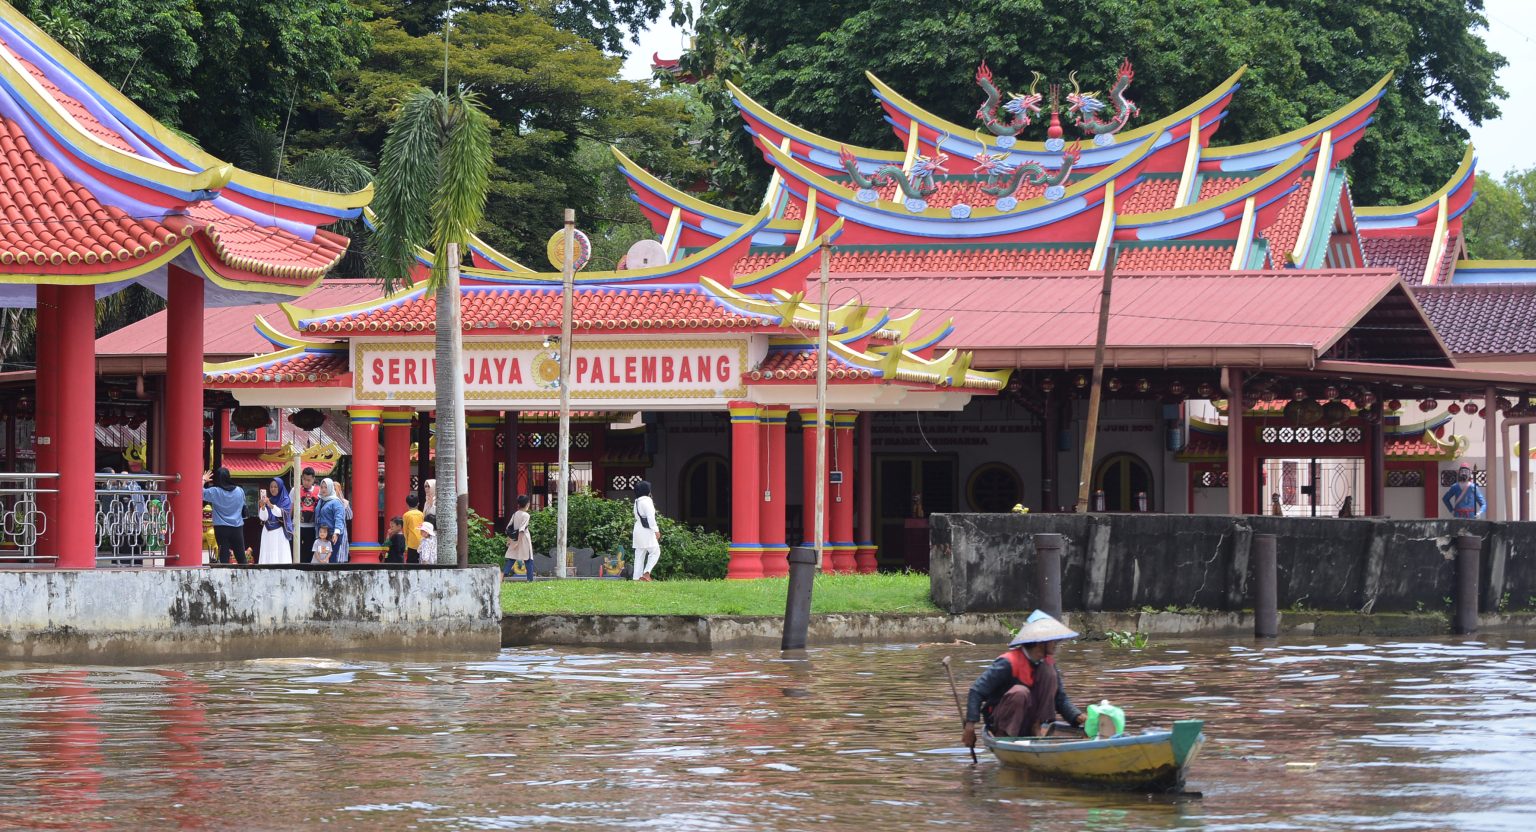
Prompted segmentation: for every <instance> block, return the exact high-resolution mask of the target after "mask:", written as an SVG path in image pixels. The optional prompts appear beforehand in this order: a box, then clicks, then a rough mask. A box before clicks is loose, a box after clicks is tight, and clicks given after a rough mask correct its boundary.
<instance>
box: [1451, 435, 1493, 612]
mask: <svg viewBox="0 0 1536 832" xmlns="http://www.w3.org/2000/svg"><path fill="white" fill-rule="evenodd" d="M1489 418H1492V415H1490V416H1489ZM1482 551H1483V541H1482V539H1481V538H1478V537H1475V536H1473V535H1470V534H1462V535H1457V536H1456V620H1455V622H1453V625H1452V627H1451V630H1452V631H1453V632H1455V633H1456V634H1457V635H1468V634H1470V633H1475V632H1477V577H1478V575H1477V573H1478V569H1479V567H1480V566H1481V565H1482V564H1481V561H1482Z"/></svg>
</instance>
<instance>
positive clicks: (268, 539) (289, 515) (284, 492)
mask: <svg viewBox="0 0 1536 832" xmlns="http://www.w3.org/2000/svg"><path fill="white" fill-rule="evenodd" d="M256 515H257V516H258V517H260V518H261V556H260V557H259V558H258V559H257V561H256V562H257V563H260V564H269V563H293V498H291V497H290V496H288V486H287V485H285V484H284V483H283V481H282V480H280V479H276V478H274V479H273V480H272V482H271V483H270V484H268V485H267V490H265V491H263V492H261V500H260V502H259V503H258V504H257V509H256Z"/></svg>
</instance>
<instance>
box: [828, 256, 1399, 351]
mask: <svg viewBox="0 0 1536 832" xmlns="http://www.w3.org/2000/svg"><path fill="white" fill-rule="evenodd" d="M838 283H839V285H846V286H850V287H852V288H853V289H854V290H856V291H857V292H858V293H859V297H860V300H861V302H862V303H865V304H869V305H871V306H877V307H886V308H890V309H891V310H892V312H893V313H895V314H900V313H901V312H905V311H910V310H913V309H920V310H924V319H925V321H928V322H930V323H933V322H936V321H937V320H942V319H944V318H953V319H954V326H955V333H954V334H953V335H951V336H950V337H949V338H948V339H946V345H948V346H953V347H956V348H959V349H1028V348H1041V347H1074V346H1083V345H1087V346H1092V345H1093V343H1094V340H1095V336H1096V334H1097V331H1098V308H1099V293H1100V291H1101V288H1102V284H1103V279H1102V277H1101V276H1100V275H1097V274H1094V273H1078V274H1073V275H1021V276H1015V277H980V276H978V277H963V278H954V277H950V278H935V277H914V278H906V279H881V280H874V279H859V278H852V279H850V278H848V277H846V276H845V277H841V278H839V280H838ZM1395 285H1397V275H1396V274H1395V273H1393V272H1391V271H1385V270H1343V269H1330V270H1325V271H1308V270H1299V269H1288V270H1283V271H1271V272H1259V271H1244V272H1215V273H1199V274H1193V273H1183V274H1140V275H1138V274H1133V273H1117V274H1116V276H1115V289H1114V295H1113V298H1112V302H1111V303H1112V305H1111V309H1110V317H1111V320H1110V326H1109V342H1108V343H1109V345H1110V346H1114V347H1162V346H1170V347H1171V346H1212V347H1214V346H1229V345H1242V346H1311V347H1313V348H1320V347H1322V346H1324V345H1326V344H1329V343H1331V342H1332V341H1334V340H1335V339H1336V338H1338V337H1339V336H1340V335H1341V334H1342V333H1343V331H1345V330H1346V329H1347V328H1348V327H1349V326H1351V325H1353V323H1354V322H1355V321H1356V320H1357V319H1358V318H1359V317H1360V315H1362V314H1363V313H1364V312H1365V311H1366V310H1367V309H1368V308H1370V306H1371V305H1372V304H1374V303H1375V302H1376V301H1377V300H1378V299H1379V298H1381V297H1382V296H1383V295H1384V294H1386V293H1387V292H1388V291H1390V290H1391V289H1392V287H1393V286H1395ZM1318 298H1327V299H1328V302H1326V303H1320V302H1319V301H1318ZM918 328H919V330H921V329H922V326H921V325H920V326H919V327H918Z"/></svg>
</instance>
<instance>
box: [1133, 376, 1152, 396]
mask: <svg viewBox="0 0 1536 832" xmlns="http://www.w3.org/2000/svg"><path fill="white" fill-rule="evenodd" d="M1151 389H1152V382H1150V381H1147V380H1146V379H1144V378H1138V379H1136V392H1138V393H1145V392H1147V391H1148V390H1151Z"/></svg>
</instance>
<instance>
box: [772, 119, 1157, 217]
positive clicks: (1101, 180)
mask: <svg viewBox="0 0 1536 832" xmlns="http://www.w3.org/2000/svg"><path fill="white" fill-rule="evenodd" d="M1161 136H1162V134H1161V133H1154V134H1152V135H1150V136H1148V137H1147V138H1146V140H1145V141H1143V142H1141V144H1139V145H1137V148H1136V150H1134V151H1133V152H1131V153H1128V154H1126V155H1125V156H1124V157H1123V158H1121V159H1120V161H1118V162H1116V163H1115V164H1113V165H1110V166H1108V167H1105V168H1103V169H1102V170H1100V171H1098V172H1096V173H1094V174H1093V175H1092V176H1089V177H1088V178H1086V179H1084V180H1082V181H1081V182H1077V183H1075V184H1073V185H1071V186H1070V187H1068V188H1067V191H1066V193H1065V194H1063V195H1062V197H1061V198H1060V199H1057V200H1049V201H1048V200H1046V199H1045V198H1044V197H1037V198H1035V199H1031V200H1029V201H1027V202H1022V203H1020V204H1019V205H1018V206H1017V207H1015V208H1014V209H1013V210H1011V211H1006V212H1005V211H999V210H997V209H996V208H995V207H992V206H972V208H971V215H970V216H969V217H966V218H957V217H955V216H953V215H952V214H951V213H950V211H948V210H946V209H943V208H926V209H924V210H922V211H920V212H913V211H908V210H907V209H906V207H905V206H902V205H897V204H895V203H891V202H886V201H884V200H876V201H875V202H873V203H870V204H868V205H864V204H859V203H854V205H857V213H860V214H868V215H870V217H871V218H873V217H874V216H877V215H885V216H887V217H890V218H892V219H893V220H894V219H897V218H899V219H901V220H907V221H912V220H916V221H919V222H924V223H930V224H932V223H942V224H944V225H946V226H948V227H949V228H950V229H954V230H957V231H958V230H959V229H963V228H964V227H965V226H966V225H971V226H977V225H979V224H980V223H986V224H987V225H989V226H999V227H997V228H989V229H987V230H977V231H975V232H973V233H974V234H979V235H984V236H991V235H994V234H1003V233H1008V232H1010V231H1015V230H1021V229H1024V228H1030V227H1034V226H1035V225H1038V224H1039V223H1038V222H1034V221H1035V220H1037V219H1043V220H1045V221H1058V220H1061V219H1063V218H1065V217H1069V216H1073V215H1075V214H1078V213H1081V212H1083V211H1087V210H1089V209H1091V208H1093V207H1094V206H1096V205H1098V204H1099V203H1100V202H1101V201H1102V195H1101V197H1100V199H1098V200H1094V199H1090V198H1089V197H1090V195H1092V194H1093V193H1094V192H1096V191H1102V190H1103V189H1104V187H1105V186H1107V185H1108V184H1109V182H1110V181H1112V180H1114V179H1115V178H1116V177H1117V176H1121V175H1123V174H1125V173H1126V172H1127V171H1129V170H1130V169H1131V168H1133V167H1135V166H1136V165H1137V164H1138V163H1140V162H1141V161H1142V160H1143V159H1145V158H1146V157H1147V155H1148V154H1150V153H1151V152H1152V151H1153V149H1154V148H1155V146H1156V144H1157V141H1158V139H1159V138H1160V137H1161ZM758 146H759V147H760V148H761V149H762V150H763V152H764V153H765V154H766V155H767V156H768V162H769V164H771V165H773V166H774V167H776V168H778V169H779V171H780V173H782V174H783V175H784V176H785V181H786V184H787V183H788V181H789V180H790V179H794V180H796V181H798V182H801V183H802V184H803V185H804V186H805V187H806V188H809V189H814V190H815V191H817V192H818V193H821V194H823V195H825V196H827V197H828V198H829V200H830V201H831V202H833V203H837V204H838V205H828V206H826V207H827V209H828V210H831V211H832V212H833V213H836V214H838V215H839V216H846V215H847V213H846V209H847V207H853V206H850V205H849V203H851V202H853V201H852V200H851V199H849V197H850V196H852V193H851V192H850V191H849V190H848V189H847V188H845V187H842V186H841V185H839V184H838V183H836V182H833V181H832V180H830V179H827V178H826V177H824V176H822V175H821V174H818V173H816V172H815V171H813V170H810V169H809V168H808V167H806V166H805V165H803V164H801V163H800V162H799V161H797V160H796V159H794V158H793V157H791V156H789V155H788V154H786V153H784V152H783V151H781V150H779V149H778V148H777V147H774V146H773V145H771V144H769V143H767V142H763V141H759V142H758ZM839 206H845V207H839ZM854 221H855V222H858V223H860V224H870V225H874V227H882V226H879V225H876V224H875V223H873V222H870V221H869V220H866V219H864V218H862V217H861V218H854ZM999 221H1001V222H999ZM1010 221H1012V222H1010ZM944 236H970V235H969V234H966V233H964V232H960V233H953V232H952V233H949V234H945V235H944Z"/></svg>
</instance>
